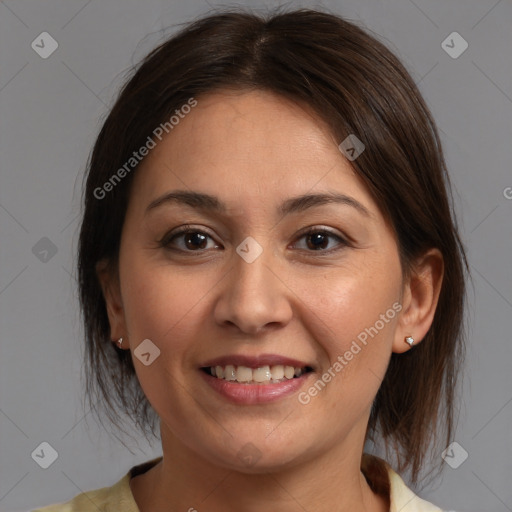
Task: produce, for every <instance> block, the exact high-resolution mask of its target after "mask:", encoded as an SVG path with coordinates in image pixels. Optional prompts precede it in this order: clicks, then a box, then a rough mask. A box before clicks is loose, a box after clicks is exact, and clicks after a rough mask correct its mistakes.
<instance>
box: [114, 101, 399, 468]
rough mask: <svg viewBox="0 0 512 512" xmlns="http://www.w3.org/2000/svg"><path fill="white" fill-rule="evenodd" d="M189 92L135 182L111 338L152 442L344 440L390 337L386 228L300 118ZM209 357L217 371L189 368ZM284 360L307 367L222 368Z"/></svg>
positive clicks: (321, 443)
mask: <svg viewBox="0 0 512 512" xmlns="http://www.w3.org/2000/svg"><path fill="white" fill-rule="evenodd" d="M197 100H198V103H197V106H195V107H194V108H192V109H191V112H190V113H189V114H187V115H185V116H184V118H183V119H180V121H179V124H178V125H176V126H174V128H173V130H172V131H171V132H170V134H169V135H168V136H166V138H164V139H163V140H162V141H161V142H158V141H157V145H156V147H155V148H154V149H151V151H150V153H149V155H148V156H147V157H146V159H145V161H144V162H143V164H142V167H141V168H140V169H139V170H138V171H137V174H136V176H135V177H134V182H133V188H132V192H131V197H130V202H129V206H128V210H127V214H126V219H125V224H124V227H123V232H122V240H121V249H120V260H119V278H120V287H119V295H118V298H119V303H118V304H117V309H116V305H115V301H114V302H112V303H111V304H110V308H109V315H110V321H111V327H112V334H113V335H119V336H123V337H124V338H125V340H127V342H128V344H129V347H130V350H132V352H133V351H135V352H134V354H133V361H134V365H135V368H136V372H137V376H138V379H139V381H140V384H141V386H142V388H143V390H144V392H145V394H146V396H147V398H148V399H149V401H150V402H151V404H152V406H153V408H154V409H155V410H156V411H157V413H158V415H159V416H160V419H161V428H162V436H163V441H165V439H164V438H167V439H171V438H172V439H173V440H174V441H173V442H174V443H176V442H177V443H178V444H180V445H181V446H183V447H185V448H186V450H188V451H189V452H190V453H194V454H196V455H197V457H199V458H201V459H203V460H204V461H205V462H209V463H213V464H216V465H220V466H223V467H226V468H238V469H241V468H245V469H244V470H245V471H252V472H257V471H268V470H269V468H273V467H274V468H275V467H286V466H287V465H289V466H291V465H294V464H297V463H299V462H301V461H307V460H310V459H312V458H314V457H317V456H318V455H320V454H321V453H324V454H325V453H332V454H335V453H339V452H340V451H343V450H344V451H345V452H346V451H347V450H355V451H356V452H357V451H359V452H360V450H361V448H362V444H363V442H364V436H365V432H366V426H367V423H368V417H369V413H370V409H371V404H372V402H373V399H374V397H375V395H376V393H377V390H378V388H379V386H380V384H381V381H382V379H383V376H384V374H385V371H386V368H387V364H388V361H389V358H390V355H391V352H392V351H393V350H395V351H400V349H398V350H397V349H396V347H398V343H399V339H401V340H403V332H401V331H400V329H399V328H398V327H399V323H400V322H399V318H400V315H401V313H399V311H400V309H401V305H400V300H401V296H402V275H401V267H400V262H399V256H398V249H397V245H396V241H395V238H394V236H393V232H392V230H391V228H390V227H389V226H388V225H387V223H386V222H385V220H384V218H383V216H382V214H381V213H380V211H379V209H378V208H377V205H376V203H375V202H374V201H373V199H372V197H371V196H370V194H369V193H368V191H367V189H366V188H365V186H364V185H363V183H362V182H361V180H360V179H359V178H358V177H357V175H356V173H355V172H354V171H353V170H352V168H351V165H350V162H349V161H348V160H347V159H346V158H345V157H344V156H343V154H342V153H341V151H340V150H339V149H338V144H339V143H340V142H341V141H336V140H334V138H333V137H332V136H331V135H330V133H329V131H328V129H327V127H326V126H325V125H324V124H323V123H322V122H321V121H320V120H319V119H318V118H317V117H316V116H314V115H312V114H310V113H307V112H306V111H305V110H303V109H301V108H299V107H298V106H296V105H294V104H292V103H289V102H288V101H286V100H284V99H283V98H280V97H277V96H274V95H272V94H270V93H266V92H262V91H253V92H238V93H233V92H231V93H227V92H224V93H214V94H210V95H207V96H204V97H201V98H197ZM178 191H179V195H178V194H177V193H178ZM171 193H173V194H177V195H176V196H174V197H175V198H174V199H172V198H170V196H169V197H168V198H167V200H166V199H165V196H166V195H167V194H171ZM188 194H201V195H207V196H209V198H208V199H205V198H202V199H198V196H194V197H191V196H189V197H188V198H187V195H188ZM335 195H336V196H338V200H331V201H327V200H325V196H330V197H334V196H335ZM302 196H304V197H303V198H302V199H298V198H300V197H302ZM309 196H311V197H309ZM317 196H320V197H317ZM308 197H309V198H308ZM185 225H188V226H189V227H188V228H186V229H189V233H188V234H187V233H185V234H178V231H181V230H182V229H183V228H184V227H185ZM308 229H311V230H313V232H312V233H311V234H309V235H308V234H305V233H304V232H305V231H307V230H308ZM248 237H250V238H249V240H248V241H247V238H248ZM143 340H149V341H144V344H143V345H140V344H141V343H142V342H143ZM401 343H403V341H401ZM139 345H140V347H139V349H137V347H138V346H139ZM125 346H126V343H125ZM158 351H159V353H158ZM240 356H245V357H247V358H248V359H242V358H240ZM218 358H221V360H219V361H217V363H219V364H218V366H221V367H222V368H223V372H224V378H223V379H220V378H218V377H213V376H212V375H207V374H206V371H205V370H204V369H203V368H204V367H209V366H210V365H211V364H212V361H213V362H215V361H214V360H215V359H218ZM287 363H288V364H287ZM266 366H268V369H267V368H266ZM281 366H283V368H281ZM286 366H292V367H295V366H300V367H309V368H311V369H312V371H308V372H306V373H304V374H303V375H302V376H301V377H300V378H297V379H295V378H294V379H290V380H286V377H284V378H285V381H284V383H266V384H265V383H262V384H247V383H241V382H240V383H239V382H238V380H237V381H233V380H228V379H232V378H237V379H240V380H242V381H243V380H244V379H248V378H249V379H252V380H264V379H266V378H267V377H268V376H269V373H268V371H270V372H271V375H273V376H274V377H275V378H279V377H283V372H284V371H286V368H285V367H286ZM240 367H242V368H240ZM244 367H245V368H244ZM250 367H253V368H254V369H255V368H262V369H260V370H258V371H252V372H251V371H250V370H248V369H247V368H250ZM287 371H288V372H290V370H289V369H288V370H287ZM226 374H229V376H228V377H227V378H226ZM322 375H323V376H324V378H323V379H322ZM329 377H330V378H329ZM317 381H320V383H318V382H317ZM315 383H316V387H315ZM164 449H165V446H164Z"/></svg>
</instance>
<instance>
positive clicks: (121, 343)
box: [117, 338, 123, 348]
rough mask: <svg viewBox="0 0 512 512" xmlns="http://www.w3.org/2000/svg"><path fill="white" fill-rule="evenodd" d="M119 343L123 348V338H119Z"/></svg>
mask: <svg viewBox="0 0 512 512" xmlns="http://www.w3.org/2000/svg"><path fill="white" fill-rule="evenodd" d="M117 343H119V348H121V346H122V345H123V338H119V339H118V340H117Z"/></svg>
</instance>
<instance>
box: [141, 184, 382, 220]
mask: <svg viewBox="0 0 512 512" xmlns="http://www.w3.org/2000/svg"><path fill="white" fill-rule="evenodd" d="M173 203H174V204H184V205H188V206H191V207H192V208H197V209H200V210H205V211H209V212H215V213H226V212H227V206H226V205H225V204H224V203H223V202H222V201H220V200H219V199H218V198H217V197H216V196H212V195H210V194H204V193H201V192H190V191H188V190H173V191H171V192H168V193H166V194H164V195H162V196H160V197H157V198H156V199H155V200H153V201H151V203H150V204H149V205H148V206H147V208H146V211H145V214H148V213H149V212H150V211H152V210H154V209H155V208H158V207H159V206H162V205H164V204H173ZM332 203H335V204H343V205H347V206H351V207H353V208H354V209H356V210H357V211H358V212H360V213H362V214H363V215H365V216H367V217H373V215H372V214H371V213H370V212H369V211H368V209H367V208H366V207H365V206H363V205H362V204H361V203H360V202H359V201H357V200H356V199H354V198H353V197H350V196H347V195H345V194H340V193H336V192H327V193H322V194H304V195H300V196H296V197H291V198H289V199H287V200H286V201H284V202H283V203H282V204H281V205H280V206H279V207H278V209H277V212H278V213H279V214H281V215H283V216H284V215H289V214H290V213H298V212H303V211H305V210H307V209H309V208H313V207H315V206H322V205H326V204H332Z"/></svg>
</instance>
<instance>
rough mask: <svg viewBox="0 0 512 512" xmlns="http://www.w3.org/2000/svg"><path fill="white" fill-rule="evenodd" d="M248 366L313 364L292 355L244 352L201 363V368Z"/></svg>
mask: <svg viewBox="0 0 512 512" xmlns="http://www.w3.org/2000/svg"><path fill="white" fill-rule="evenodd" d="M228 364H231V365H233V366H247V367H248V368H261V367H262V366H276V365H283V366H293V367H295V368H305V367H308V368H312V366H311V365H309V364H307V363H305V362H304V361H299V360H298V359H293V358H291V357H285V356H280V355H278V354H261V355H259V356H248V355H242V354H233V355H227V356H221V357H216V358H214V359H209V360H208V361H205V362H204V363H203V364H201V368H204V367H209V366H227V365H228Z"/></svg>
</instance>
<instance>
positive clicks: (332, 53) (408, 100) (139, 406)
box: [78, 9, 468, 482]
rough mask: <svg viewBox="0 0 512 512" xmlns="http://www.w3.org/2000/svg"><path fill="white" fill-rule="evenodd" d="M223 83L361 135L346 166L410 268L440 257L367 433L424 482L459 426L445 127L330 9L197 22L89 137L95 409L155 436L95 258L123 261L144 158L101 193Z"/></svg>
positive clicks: (457, 249)
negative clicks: (433, 254) (127, 219)
mask: <svg viewBox="0 0 512 512" xmlns="http://www.w3.org/2000/svg"><path fill="white" fill-rule="evenodd" d="M227 88H230V89H232V88H236V89H262V90H267V91H271V92H273V93H276V94H278V95H281V96H282V97H285V98H287V99H290V100H292V101H296V102H300V103H302V104H306V105H309V106H310V107H312V108H313V109H314V111H315V112H316V113H317V114H318V115H319V117H320V118H321V119H323V120H324V121H325V122H327V123H328V125H329V126H330V128H331V130H332V133H333V135H334V136H335V137H336V138H337V140H338V141H339V142H341V141H343V140H344V139H345V138H346V137H347V136H348V135H349V134H355V135H356V136H357V137H358V138H359V139H360V140H362V141H363V143H364V144H365V146H366V149H365V151H364V152H363V153H362V154H361V155H360V156H359V157H358V158H357V159H356V160H354V161H353V162H352V165H353V167H354V169H355V171H356V172H357V173H358V175H359V176H360V177H361V178H362V179H363V180H364V182H365V183H366V185H367V187H368V189H369V191H370V192H371V194H372V195H373V197H374V198H375V200H376V202H377V204H378V205H379V208H380V209H381V211H382V212H383V214H384V215H385V217H386V218H387V219H388V220H389V221H390V223H391V225H392V226H393V228H394V230H395V233H396V237H397V241H398V247H399V253H400V259H401V263H402V269H403V273H404V275H406V274H407V273H408V272H410V270H411V264H412V262H413V260H414V258H415V257H417V256H419V255H421V254H422V253H423V252H425V251H426V250H427V249H429V248H432V247H436V248H438V249H439V250H440V251H441V253H442V255H443V257H444V269H445V273H444V279H443V283H442V288H441V292H440V298H439V303H438V307H437V310H436V313H435V317H434V320H433V324H432V326H431V328H430V330H429V331H428V333H427V335H426V336H425V338H424V340H423V342H422V343H420V344H419V345H418V346H416V347H414V349H413V350H410V351H408V352H406V353H404V354H392V356H391V361H390V364H389V368H388V370H387V373H386V375H385V377H384V380H383V382H382V385H381V387H380V389H379V391H378V394H377V396H376V398H375V401H374V404H373V407H372V412H371V416H370V420H369V424H368V431H367V436H368V437H367V438H368V439H377V437H378V435H380V436H381V437H382V439H383V440H384V442H385V446H386V450H389V449H390V448H391V449H392V450H393V452H394V453H395V454H396V455H397V464H398V470H399V471H403V470H405V469H410V470H411V479H412V481H413V482H416V481H417V479H418V475H419V472H420V470H421V468H422V465H423V464H424V462H425V458H426V454H427V452H428V448H429V446H431V441H432V440H433V439H434V440H437V441H438V442H440V443H441V447H442V448H444V447H445V446H446V445H447V444H448V443H449V442H450V441H451V438H452V434H453V432H454V426H455V414H454V413H455V398H456V391H455V389H456V387H455V385H456V383H457V377H458V373H459V369H460V365H461V362H462V358H463V355H464V343H463V341H464V328H463V307H464V302H465V275H464V273H465V270H467V268H468V265H467V261H466V256H465V252H464V248H463V245H462V243H461V241H460V238H459V235H458V232H457V224H456V219H455V214H454V212H453V208H452V203H453V200H452V197H451V190H450V182H449V178H448V175H447V172H446V167H445V162H444V157H443V152H442V148H441V144H440V140H439V136H438V133H437V130H436V127H435V125H434V121H433V119H432V117H431V114H430V112H429V110H428V108H427V106H426V104H425V102H424V100H423V99H422V97H421V95H420V93H419V91H418V89H417V87H416V85H415V83H414V81H413V80H412V78H411V77H410V75H409V74H408V72H407V71H406V70H405V68H404V67H403V65H402V64H401V63H400V61H399V60H398V59H397V58H396V57H395V55H393V53H391V52H390V51H389V50H388V49H387V48H386V47H385V46H384V45H383V44H382V43H380V42H379V41H378V40H377V39H376V38H375V37H373V36H370V35H369V34H368V33H367V32H366V31H364V30H362V29H361V28H359V27H358V26H357V25H355V24H354V23H351V22H348V21H346V20H344V19H343V18H341V17H339V16H336V15H332V14H328V13H325V12H319V11H315V10H309V9H300V10H295V11H291V12H274V13H272V14H268V15H265V16H260V15H256V14H253V13H249V12H247V11H244V12H240V11H230V12H222V13H216V14H213V15H210V16H208V17H205V18H202V19H199V20H197V21H195V22H193V23H191V24H189V25H187V26H186V27H185V28H183V29H182V30H181V31H180V32H179V33H177V34H176V35H174V36H173V37H171V38H170V39H168V40H167V41H166V42H164V43H163V44H161V45H160V46H159V47H157V48H156V49H154V50H153V51H152V52H151V53H150V54H149V55H148V56H147V57H146V58H144V59H143V61H142V62H141V64H140V66H139V67H138V69H136V70H135V72H134V74H133V76H132V77H131V78H130V79H129V81H128V82H127V83H126V85H125V86H124V88H123V89H122V91H121V92H120V94H119V97H118V99H117V101H116V103H115V104H114V106H113V108H112V109H111V111H110V113H109V115H108V117H107V118H106V120H105V122H104V124H103V127H102V129H101V131H100V134H99V136H98V138H97V140H96V143H95V145H94V148H93V151H92V154H91V157H90V160H89V165H88V174H87V176H86V178H87V181H86V185H85V189H84V204H85V210H84V216H83V222H82V225H81V232H80V240H79V261H78V272H79V287H80V303H81V308H82V314H83V321H84V326H85V340H86V347H87V348H86V354H85V356H86V365H85V367H86V377H87V382H86V395H87V396H88V398H89V402H90V403H91V405H92V408H93V409H95V410H96V404H94V403H93V398H95V397H97V398H99V400H98V404H101V405H102V407H103V406H104V409H105V411H106V413H107V415H108V417H109V419H110V420H111V421H112V422H113V423H114V424H115V425H116V426H117V427H118V428H120V429H121V430H123V428H122V425H121V422H120V421H119V418H120V416H119V410H121V411H124V412H126V413H127V414H129V416H130V417H131V418H132V419H133V421H134V422H135V423H136V424H137V426H138V427H140V428H141V429H143V430H144V433H145V434H146V432H147V430H146V429H147V427H148V426H150V427H151V432H152V433H153V435H155V434H154V422H155V419H156V414H155V413H154V411H153V409H152V407H151V405H150V404H149V402H148V401H147V399H146V397H145V395H144V393H143V391H142V389H141V388H140V385H139V383H138V381H137V378H136V375H135V370H134V367H133V363H132V360H131V353H130V351H127V350H119V349H118V348H117V347H115V346H114V344H113V343H112V342H111V341H110V336H109V334H110V328H109V322H108V317H107V312H106V306H105V301H104V298H103V295H102V291H101V288H100V284H99V280H98V278H97V275H96V271H95V266H96V264H97V263H98V262H99V261H100V260H107V261H108V262H109V263H110V264H111V268H112V270H116V264H117V261H118V252H119V243H120V235H121V230H122V226H123V222H124V216H125V212H126V208H127V204H128V200H129V196H130V188H131V182H132V179H133V175H134V173H135V172H136V168H135V169H134V170H133V171H132V172H130V173H127V175H126V176H125V177H124V178H123V179H122V180H120V182H119V183H117V184H116V186H115V187H113V189H112V190H111V191H110V192H109V195H108V197H107V198H106V199H103V200H101V199H98V198H97V197H96V195H95V193H94V191H95V190H96V189H97V188H98V187H102V186H103V184H104V183H105V182H107V181H108V180H109V178H111V176H112V174H113V173H114V172H115V171H116V170H117V169H119V168H121V167H122V166H123V164H125V162H127V161H128V160H129V158H130V157H131V156H132V152H133V151H134V150H136V149H138V148H140V147H141V146H142V145H143V144H144V143H145V141H146V140H147V138H148V136H149V135H151V134H152V133H153V130H154V129H155V128H156V127H157V126H158V125H159V124H160V123H162V122H165V121H167V120H168V119H169V117H170V116H171V115H172V114H173V113H174V111H175V110H176V109H177V108H180V106H181V105H183V104H185V103H187V101H188V100H189V99H190V98H191V97H194V98H196V99H198V100H199V101H200V96H201V95H202V94H205V93H208V92H213V91H214V90H216V89H218V90H220V89H227ZM100 420H101V419H100ZM442 431H444V433H445V436H444V437H442V436H439V432H442ZM442 448H441V449H442ZM439 453H440V452H437V453H436V455H437V456H438V457H439ZM439 459H440V457H439Z"/></svg>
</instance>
